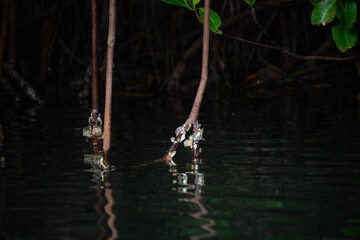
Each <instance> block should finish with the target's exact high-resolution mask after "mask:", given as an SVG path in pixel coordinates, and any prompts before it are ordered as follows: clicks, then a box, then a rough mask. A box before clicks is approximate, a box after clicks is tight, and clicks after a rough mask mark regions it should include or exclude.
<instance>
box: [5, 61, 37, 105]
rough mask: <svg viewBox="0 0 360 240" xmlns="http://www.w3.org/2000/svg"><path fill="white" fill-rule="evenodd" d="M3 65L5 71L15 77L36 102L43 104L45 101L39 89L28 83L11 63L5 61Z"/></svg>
mask: <svg viewBox="0 0 360 240" xmlns="http://www.w3.org/2000/svg"><path fill="white" fill-rule="evenodd" d="M3 67H4V69H5V71H6V72H7V73H8V74H9V75H10V76H11V78H12V79H14V80H15V81H16V82H17V83H18V84H19V86H20V87H21V88H22V89H23V90H24V92H25V93H26V94H27V95H28V96H29V97H30V98H31V99H33V100H34V101H35V102H37V103H39V104H43V103H44V101H43V100H42V98H41V97H40V95H39V94H38V93H37V91H36V90H35V89H34V88H33V87H32V86H31V85H30V83H28V82H27V81H26V80H25V79H24V78H23V77H22V76H21V75H20V73H18V72H17V71H16V70H15V69H14V67H13V66H12V65H11V64H7V63H4V64H3Z"/></svg>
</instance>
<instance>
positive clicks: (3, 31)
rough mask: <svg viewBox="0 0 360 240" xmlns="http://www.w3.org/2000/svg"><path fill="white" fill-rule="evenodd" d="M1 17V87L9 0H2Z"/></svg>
mask: <svg viewBox="0 0 360 240" xmlns="http://www.w3.org/2000/svg"><path fill="white" fill-rule="evenodd" d="M2 15H3V17H2V23H1V38H0V86H1V75H2V65H3V61H4V47H5V40H6V30H7V22H8V19H9V0H4V4H3V14H2Z"/></svg>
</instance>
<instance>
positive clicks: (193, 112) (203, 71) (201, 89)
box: [164, 0, 210, 163]
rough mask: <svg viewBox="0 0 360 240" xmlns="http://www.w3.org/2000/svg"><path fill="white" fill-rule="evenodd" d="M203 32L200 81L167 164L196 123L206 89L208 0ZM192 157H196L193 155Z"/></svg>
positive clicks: (168, 152) (165, 157) (208, 38)
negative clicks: (187, 116) (188, 113)
mask: <svg viewBox="0 0 360 240" xmlns="http://www.w3.org/2000/svg"><path fill="white" fill-rule="evenodd" d="M203 26H204V32H203V51H202V66H201V79H200V83H199V87H198V91H197V93H196V97H195V100H194V104H193V106H192V109H191V112H190V115H189V118H188V119H187V120H186V122H185V124H184V125H183V127H182V130H181V131H179V132H178V133H177V136H176V138H175V141H174V142H173V144H172V145H171V147H170V149H169V150H168V151H167V152H166V153H165V155H164V160H165V162H167V163H169V162H170V161H171V159H172V157H173V155H174V154H175V151H176V148H177V146H178V145H179V143H180V142H181V141H182V139H183V136H184V134H185V133H186V132H187V131H189V129H190V128H191V126H193V125H194V124H195V123H196V122H197V118H198V116H199V109H200V105H201V101H202V98H203V96H204V91H205V87H206V82H207V79H208V63H209V40H210V0H205V5H204V25H203ZM194 155H198V152H197V153H194Z"/></svg>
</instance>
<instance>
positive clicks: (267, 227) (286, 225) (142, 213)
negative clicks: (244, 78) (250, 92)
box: [0, 96, 360, 240]
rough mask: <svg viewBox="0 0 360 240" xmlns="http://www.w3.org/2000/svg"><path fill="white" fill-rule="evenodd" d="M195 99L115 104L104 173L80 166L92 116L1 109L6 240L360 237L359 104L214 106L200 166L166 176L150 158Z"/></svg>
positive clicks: (63, 105)
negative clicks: (85, 129)
mask: <svg viewBox="0 0 360 240" xmlns="http://www.w3.org/2000/svg"><path fill="white" fill-rule="evenodd" d="M309 99H312V100H309ZM191 101H192V99H191V98H190V99H185V98H184V99H172V100H167V99H161V98H123V99H120V98H119V97H116V96H115V104H114V106H113V129H112V130H113V131H112V149H111V150H112V152H111V163H112V164H113V165H115V166H116V170H115V171H112V172H110V173H107V174H106V173H105V174H103V175H101V174H99V173H97V172H94V171H93V170H92V168H91V166H90V165H89V164H87V163H85V162H84V156H86V155H87V154H89V153H91V150H90V148H89V145H88V144H87V143H85V142H84V140H83V138H82V136H81V134H82V132H81V129H82V127H83V126H85V125H86V121H87V117H88V115H89V110H90V108H89V107H87V106H84V105H82V104H80V103H77V102H73V103H71V101H70V100H64V101H63V102H60V103H59V102H57V103H52V104H48V105H47V106H45V107H44V108H42V109H28V110H24V109H20V108H19V107H16V106H15V107H13V108H11V109H9V108H4V109H5V110H4V111H3V114H2V115H1V121H2V125H3V128H4V132H5V146H4V149H3V151H4V155H5V166H4V167H3V168H1V170H0V239H190V238H191V239H201V238H214V239H274V240H275V239H276V240H277V239H323V240H325V239H360V131H359V130H360V125H359V120H360V108H359V106H358V104H357V102H356V101H355V100H353V99H350V98H345V97H341V96H340V97H326V98H325V97H324V98H322V99H317V98H314V97H311V98H310V97H309V98H306V97H304V98H302V99H299V98H296V97H284V98H283V99H279V100H274V101H260V102H250V103H249V102H247V103H245V102H243V101H241V100H232V101H223V100H221V99H206V100H205V101H204V105H203V106H202V107H203V108H202V113H201V115H200V122H201V123H202V125H203V126H204V128H205V131H204V137H205V141H203V142H201V148H202V153H201V162H200V163H199V164H198V165H196V166H195V165H194V164H193V163H192V159H191V153H190V151H189V150H188V149H184V148H183V147H180V148H179V151H178V153H177V155H176V156H175V159H174V160H175V161H176V163H177V165H178V166H177V169H176V172H175V171H169V168H168V167H167V166H165V165H163V164H161V163H159V162H156V161H154V160H156V159H158V158H160V157H162V155H163V154H164V152H165V151H166V150H167V148H168V147H169V146H170V144H171V142H170V137H172V136H173V135H174V133H173V132H174V130H175V129H176V127H177V126H178V125H181V124H182V123H183V122H184V121H185V120H186V117H187V114H188V111H189V109H190V107H191Z"/></svg>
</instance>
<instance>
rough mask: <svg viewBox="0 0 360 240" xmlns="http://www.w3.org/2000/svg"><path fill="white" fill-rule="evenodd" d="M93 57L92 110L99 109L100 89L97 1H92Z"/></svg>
mask: <svg viewBox="0 0 360 240" xmlns="http://www.w3.org/2000/svg"><path fill="white" fill-rule="evenodd" d="M91 24H92V27H91V40H92V42H91V55H92V108H93V109H96V110H97V109H99V107H98V87H97V77H98V74H97V54H96V45H97V11H96V0H91Z"/></svg>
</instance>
